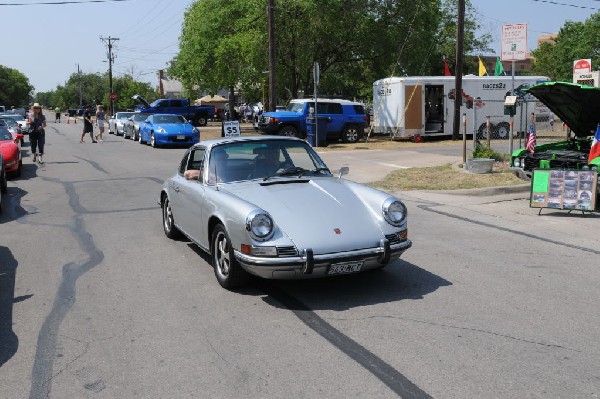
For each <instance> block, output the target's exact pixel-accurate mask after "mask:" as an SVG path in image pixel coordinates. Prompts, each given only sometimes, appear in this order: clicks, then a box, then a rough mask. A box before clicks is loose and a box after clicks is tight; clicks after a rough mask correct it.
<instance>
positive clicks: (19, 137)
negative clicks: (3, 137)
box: [15, 133, 25, 143]
mask: <svg viewBox="0 0 600 399" xmlns="http://www.w3.org/2000/svg"><path fill="white" fill-rule="evenodd" d="M23 137H25V136H24V135H23V134H21V133H17V134H16V135H15V143H16V142H17V141H20V140H23Z"/></svg>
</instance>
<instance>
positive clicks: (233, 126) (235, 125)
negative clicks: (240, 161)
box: [223, 121, 240, 137]
mask: <svg viewBox="0 0 600 399" xmlns="http://www.w3.org/2000/svg"><path fill="white" fill-rule="evenodd" d="M239 135H240V121H224V122H223V137H230V136H239Z"/></svg>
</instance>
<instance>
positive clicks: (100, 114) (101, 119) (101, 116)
mask: <svg viewBox="0 0 600 399" xmlns="http://www.w3.org/2000/svg"><path fill="white" fill-rule="evenodd" d="M105 123H106V114H105V113H104V109H103V108H102V105H98V107H97V108H96V124H97V125H98V134H97V135H96V140H100V142H101V143H104V138H103V137H102V134H103V133H104V124H105Z"/></svg>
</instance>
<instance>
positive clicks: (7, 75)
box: [0, 65, 33, 108]
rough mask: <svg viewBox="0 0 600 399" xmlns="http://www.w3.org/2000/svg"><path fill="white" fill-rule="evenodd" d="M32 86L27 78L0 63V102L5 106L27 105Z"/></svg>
mask: <svg viewBox="0 0 600 399" xmlns="http://www.w3.org/2000/svg"><path fill="white" fill-rule="evenodd" d="M32 91H33V86H32V85H31V84H29V79H27V77H26V76H25V75H24V74H23V73H21V72H19V71H18V70H16V69H13V68H8V67H5V66H3V65H0V104H1V105H4V106H6V107H7V108H9V107H11V106H15V107H19V106H25V105H28V104H29V102H30V100H31V93H32Z"/></svg>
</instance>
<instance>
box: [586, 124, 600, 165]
mask: <svg viewBox="0 0 600 399" xmlns="http://www.w3.org/2000/svg"><path fill="white" fill-rule="evenodd" d="M596 157H600V124H599V125H598V128H597V129H596V134H595V135H594V139H593V140H592V148H590V155H588V163H590V162H592V160H593V159H594V158H596Z"/></svg>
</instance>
